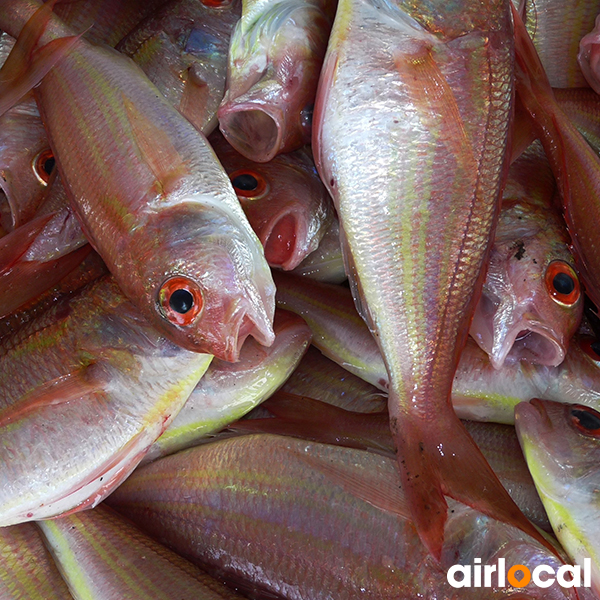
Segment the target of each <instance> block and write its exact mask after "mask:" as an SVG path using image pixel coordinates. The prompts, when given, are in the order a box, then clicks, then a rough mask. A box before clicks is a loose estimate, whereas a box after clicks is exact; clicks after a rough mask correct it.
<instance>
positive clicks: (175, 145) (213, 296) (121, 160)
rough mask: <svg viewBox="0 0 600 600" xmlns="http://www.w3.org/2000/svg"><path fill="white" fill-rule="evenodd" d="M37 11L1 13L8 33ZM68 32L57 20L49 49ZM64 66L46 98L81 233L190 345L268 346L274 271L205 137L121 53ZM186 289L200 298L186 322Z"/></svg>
mask: <svg viewBox="0 0 600 600" xmlns="http://www.w3.org/2000/svg"><path fill="white" fill-rule="evenodd" d="M36 6H39V5H37V3H35V2H33V1H28V0H23V2H18V3H16V4H14V5H12V4H11V5H10V6H3V7H1V8H2V10H1V11H0V22H1V24H2V26H3V28H4V29H8V30H9V32H10V33H18V30H19V29H20V27H21V26H22V25H23V22H24V20H26V17H27V16H29V15H30V14H31V13H32V12H33V11H34V10H35V8H36ZM64 33H68V29H67V28H65V26H64V25H62V24H61V23H60V22H59V21H58V20H57V19H55V18H53V19H51V22H50V25H49V29H48V30H47V31H46V33H44V36H42V41H41V43H44V42H45V41H48V39H52V38H56V37H57V36H61V35H64ZM60 65H61V66H60V68H56V69H52V73H51V74H50V75H49V76H47V77H46V78H45V79H44V81H43V82H42V83H41V85H40V86H39V88H38V89H37V90H36V94H37V95H38V96H37V97H38V102H39V104H40V106H41V107H42V112H43V115H44V119H45V122H46V125H47V128H48V130H49V131H50V132H51V136H50V137H51V139H50V142H51V146H52V148H53V150H54V154H55V155H56V157H57V160H58V163H59V165H60V167H59V168H60V172H61V177H62V179H63V181H64V182H65V183H66V187H67V188H68V190H69V193H70V195H71V200H72V205H73V207H74V209H75V211H76V213H77V215H78V218H79V219H80V220H81V222H82V226H83V230H84V233H85V234H86V236H87V237H88V239H90V241H91V243H92V245H93V246H94V248H95V249H96V250H97V251H98V252H99V254H100V255H101V256H102V258H103V260H104V261H105V262H106V264H107V266H108V268H109V269H110V271H111V273H113V274H116V277H117V279H118V281H119V285H120V286H121V288H122V289H123V291H124V292H125V293H126V295H127V296H128V297H130V298H132V299H133V301H134V302H135V303H136V304H137V305H138V307H139V308H140V310H141V311H142V312H143V313H144V314H146V315H147V317H148V318H149V319H151V320H152V322H153V324H154V326H155V327H156V328H157V329H158V330H159V331H161V332H163V333H164V335H166V336H168V337H170V338H171V339H172V340H174V341H175V342H176V343H178V344H180V345H184V346H186V347H187V348H188V349H194V350H196V351H198V352H210V353H212V354H215V355H217V356H219V357H221V358H223V359H225V360H235V359H236V358H237V355H238V352H239V347H240V346H241V344H242V342H243V340H244V339H245V338H246V337H247V336H248V335H253V336H254V337H255V339H258V340H259V341H260V342H261V343H264V344H266V345H268V344H270V343H271V342H272V340H273V332H272V325H271V323H272V317H273V311H274V299H273V297H274V287H273V284H272V279H271V276H270V272H269V270H268V266H267V264H266V261H265V260H264V254H263V251H262V247H261V246H260V243H259V241H258V239H257V238H256V236H255V234H254V232H253V231H252V229H251V228H250V225H249V224H248V222H247V219H246V217H245V215H244V213H243V211H242V210H241V207H240V206H239V202H238V201H237V198H236V197H235V194H234V192H233V189H232V188H231V185H230V183H229V180H228V178H227V176H226V174H225V172H224V171H223V169H222V167H221V166H220V164H219V163H218V161H217V159H216V157H215V155H214V153H213V152H212V150H211V149H210V147H209V146H208V144H207V142H206V140H205V138H204V137H203V136H202V135H201V134H200V133H199V132H197V131H196V130H195V129H194V127H193V126H192V125H191V124H190V123H189V122H188V121H187V120H185V119H184V118H183V117H182V116H181V115H180V114H179V113H178V112H177V111H176V110H175V109H173V108H172V107H171V106H170V105H169V104H168V103H167V102H166V100H164V99H163V98H162V96H161V95H160V94H159V93H158V92H157V90H156V89H155V88H154V87H153V86H152V84H151V83H150V82H149V81H148V80H147V78H145V77H144V76H143V75H142V74H141V72H140V71H139V68H138V67H136V66H135V65H134V63H133V62H131V61H130V59H128V58H127V57H124V56H123V55H121V54H119V53H117V52H116V51H114V50H112V49H110V48H107V47H100V46H92V45H90V44H88V43H87V42H85V40H79V41H78V42H77V44H76V46H75V47H74V48H72V49H71V52H70V53H69V55H68V56H66V57H64V58H63V60H62V61H61V63H60ZM84 75H85V76H84ZM88 75H89V77H90V78H89V79H87V76H88ZM115 82H120V84H119V85H115ZM107 106H110V110H108V111H107V110H106V107H107ZM84 107H85V108H84ZM115 128H116V129H118V130H119V136H118V139H117V138H115V136H114V135H111V134H110V132H111V130H115ZM88 145H89V147H87V146H88ZM92 146H93V148H92ZM192 240H194V243H193V242H192ZM197 240H202V243H195V242H196V241H197ZM170 282H173V286H175V287H174V288H172V286H171V283H170ZM181 286H182V287H181ZM179 290H184V292H187V294H188V295H191V296H192V297H193V311H190V310H188V311H187V312H188V314H187V315H186V314H185V313H183V316H181V314H182V313H177V311H176V310H175V309H172V306H171V304H170V298H171V295H172V293H174V292H175V291H179ZM186 297H188V296H186ZM171 309H172V310H171ZM175 313H177V314H175Z"/></svg>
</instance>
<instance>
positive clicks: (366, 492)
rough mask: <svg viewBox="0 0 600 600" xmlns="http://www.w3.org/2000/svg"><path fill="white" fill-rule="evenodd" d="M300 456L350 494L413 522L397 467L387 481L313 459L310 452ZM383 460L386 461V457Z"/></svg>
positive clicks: (350, 468)
mask: <svg viewBox="0 0 600 600" xmlns="http://www.w3.org/2000/svg"><path fill="white" fill-rule="evenodd" d="M296 454H297V456H298V457H299V458H300V459H301V460H303V461H304V462H306V463H307V464H308V465H309V466H310V467H311V468H312V469H313V470H314V471H317V472H320V473H323V474H324V475H325V476H326V477H327V478H328V479H329V480H331V481H333V482H334V483H335V484H336V485H339V486H340V487H341V488H342V489H343V490H344V491H346V492H347V493H349V494H352V495H353V496H356V497H357V498H360V499H361V500H364V501H365V502H367V503H369V504H370V505H371V506H374V507H375V508H378V509H379V510H383V511H385V512H389V513H392V514H395V515H398V516H399V517H401V518H403V519H411V513H410V510H409V506H408V504H407V502H406V498H405V495H404V492H403V491H402V486H401V485H400V479H399V478H398V474H397V471H396V469H395V468H394V473H393V475H394V476H393V477H389V478H388V477H385V478H383V477H380V476H378V475H377V474H371V473H369V472H366V471H364V470H358V469H356V465H354V464H351V465H347V466H345V465H340V464H332V463H329V462H327V461H325V460H322V459H318V458H316V457H313V456H311V455H310V453H309V452H302V453H300V452H298V453H296ZM382 460H384V459H383V458H382ZM390 466H391V465H390ZM394 467H395V465H394ZM371 475H373V476H372V477H371Z"/></svg>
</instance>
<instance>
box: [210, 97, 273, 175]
mask: <svg viewBox="0 0 600 600" xmlns="http://www.w3.org/2000/svg"><path fill="white" fill-rule="evenodd" d="M218 118H219V128H220V130H221V133H222V134H223V136H224V137H225V139H226V140H227V141H228V142H229V143H230V144H231V145H232V146H233V147H234V148H235V149H236V150H237V151H238V152H239V153H240V154H241V155H243V156H245V157H246V158H247V159H249V160H252V161H254V162H259V163H264V162H269V161H270V160H272V159H273V158H275V156H276V155H277V154H278V153H279V151H280V150H281V147H282V143H283V129H284V126H283V124H284V123H285V115H284V113H283V111H282V110H281V109H279V108H278V107H275V106H269V105H264V104H259V103H258V102H257V101H252V100H246V101H238V100H235V101H234V102H233V103H232V104H229V105H226V106H222V107H221V108H220V109H219V111H218ZM259 130H260V132H261V133H258V131H259ZM253 133H254V134H255V135H253ZM257 137H258V139H259V141H256V138H257Z"/></svg>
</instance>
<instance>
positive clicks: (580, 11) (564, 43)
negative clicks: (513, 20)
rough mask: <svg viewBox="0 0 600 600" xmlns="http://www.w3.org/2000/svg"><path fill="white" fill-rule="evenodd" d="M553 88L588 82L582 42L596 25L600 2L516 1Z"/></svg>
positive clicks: (578, 85)
mask: <svg viewBox="0 0 600 600" xmlns="http://www.w3.org/2000/svg"><path fill="white" fill-rule="evenodd" d="M513 4H514V6H515V8H518V11H519V15H520V16H521V18H522V20H523V23H524V24H525V27H526V28H527V31H528V33H529V35H530V36H531V39H532V41H533V43H534V45H535V48H536V50H537V52H538V54H539V56H540V60H541V63H542V65H543V67H544V70H545V71H546V73H547V74H548V79H549V80H550V82H551V85H552V87H555V88H576V87H583V86H586V85H587V82H586V80H585V77H584V75H583V73H582V72H581V69H580V68H579V64H578V61H577V51H578V44H579V43H580V40H581V38H583V37H584V36H585V35H586V34H587V33H588V32H589V31H591V30H592V28H593V27H594V20H595V19H596V15H597V14H598V13H600V2H598V0H591V1H589V2H579V1H578V0H574V1H571V0H568V1H565V2H554V1H553V0H514V2H513Z"/></svg>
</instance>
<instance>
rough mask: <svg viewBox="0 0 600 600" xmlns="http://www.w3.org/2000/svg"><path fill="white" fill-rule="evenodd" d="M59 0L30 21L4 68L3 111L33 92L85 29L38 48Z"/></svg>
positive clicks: (0, 97) (1, 78) (0, 71)
mask: <svg viewBox="0 0 600 600" xmlns="http://www.w3.org/2000/svg"><path fill="white" fill-rule="evenodd" d="M55 4H56V0H50V1H49V2H46V3H45V4H43V5H42V6H41V8H39V9H38V10H37V11H36V12H35V13H34V15H33V16H32V17H31V19H29V21H27V23H26V24H25V26H24V27H23V29H22V30H21V33H20V35H19V37H18V38H17V41H16V43H15V45H14V47H13V49H12V51H11V53H10V54H9V56H8V58H7V59H6V61H5V63H4V65H3V66H2V68H1V69H0V86H1V92H0V115H3V114H4V113H5V112H6V111H7V110H9V109H11V108H12V107H13V106H14V105H15V104H17V103H18V102H19V100H21V98H23V96H25V95H26V94H27V93H28V92H30V91H31V90H32V89H33V88H34V87H35V86H36V85H38V84H39V83H40V81H41V80H42V79H43V78H44V77H45V75H46V74H47V73H48V71H50V69H51V68H52V67H53V66H54V65H55V64H56V63H57V62H58V61H59V60H61V59H62V58H63V57H64V56H65V55H66V54H67V53H68V52H69V50H70V49H71V48H72V47H73V45H74V44H75V43H76V42H77V41H78V40H79V38H80V37H81V36H82V35H83V34H84V33H85V31H84V32H82V33H80V34H79V35H74V36H67V37H62V38H58V39H55V40H52V41H51V42H49V43H47V44H46V45H44V46H42V47H41V48H37V45H38V42H39V40H40V38H41V37H42V35H43V33H44V31H45V30H46V26H47V25H48V22H49V20H50V17H51V16H52V9H53V8H54V5H55Z"/></svg>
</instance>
